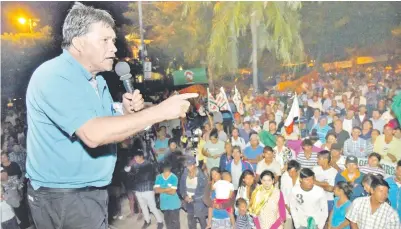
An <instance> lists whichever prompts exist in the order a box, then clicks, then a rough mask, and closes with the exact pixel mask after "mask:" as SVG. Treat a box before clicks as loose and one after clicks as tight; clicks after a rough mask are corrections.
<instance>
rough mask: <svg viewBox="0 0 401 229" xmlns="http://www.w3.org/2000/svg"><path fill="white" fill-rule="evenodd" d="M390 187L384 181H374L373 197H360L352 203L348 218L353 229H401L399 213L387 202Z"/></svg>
mask: <svg viewBox="0 0 401 229" xmlns="http://www.w3.org/2000/svg"><path fill="white" fill-rule="evenodd" d="M388 190H389V185H388V183H387V182H386V181H385V180H383V179H380V178H378V179H373V181H372V184H371V195H370V196H366V197H360V198H358V199H356V200H354V201H353V202H352V205H351V207H350V209H349V210H348V212H347V214H346V217H347V219H348V220H349V221H350V222H351V228H352V229H358V228H369V229H384V228H386V229H399V228H400V227H401V224H400V219H399V216H398V214H397V212H396V211H395V210H394V209H393V208H392V207H391V206H390V205H389V204H388V203H387V202H386V200H387V197H388Z"/></svg>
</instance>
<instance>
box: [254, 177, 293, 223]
mask: <svg viewBox="0 0 401 229" xmlns="http://www.w3.org/2000/svg"><path fill="white" fill-rule="evenodd" d="M260 182H261V184H260V185H259V186H258V187H257V188H256V189H255V190H254V191H253V193H252V196H251V200H250V202H249V212H250V214H251V215H252V216H253V219H254V222H255V225H256V228H257V229H279V228H283V224H284V222H285V220H286V211H285V209H286V208H285V202H284V197H283V193H282V192H281V191H280V189H278V188H277V187H275V185H274V183H275V182H276V180H275V176H274V173H273V172H271V171H269V170H265V171H263V172H262V174H261V175H260Z"/></svg>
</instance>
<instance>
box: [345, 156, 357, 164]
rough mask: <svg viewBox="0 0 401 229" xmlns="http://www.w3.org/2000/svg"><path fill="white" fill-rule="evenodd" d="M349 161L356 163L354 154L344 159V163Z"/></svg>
mask: <svg viewBox="0 0 401 229" xmlns="http://www.w3.org/2000/svg"><path fill="white" fill-rule="evenodd" d="M350 163H354V164H358V158H357V157H355V156H348V157H347V159H345V164H346V165H348V164H350Z"/></svg>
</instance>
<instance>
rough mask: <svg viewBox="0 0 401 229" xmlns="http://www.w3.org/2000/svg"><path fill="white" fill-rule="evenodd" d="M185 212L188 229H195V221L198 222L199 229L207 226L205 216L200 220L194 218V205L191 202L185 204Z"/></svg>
mask: <svg viewBox="0 0 401 229" xmlns="http://www.w3.org/2000/svg"><path fill="white" fill-rule="evenodd" d="M186 211H187V220H188V229H196V228H197V227H196V224H197V220H199V224H200V226H201V229H205V228H206V226H207V222H206V216H205V217H201V218H198V217H196V216H195V205H194V203H193V202H191V203H187V204H186Z"/></svg>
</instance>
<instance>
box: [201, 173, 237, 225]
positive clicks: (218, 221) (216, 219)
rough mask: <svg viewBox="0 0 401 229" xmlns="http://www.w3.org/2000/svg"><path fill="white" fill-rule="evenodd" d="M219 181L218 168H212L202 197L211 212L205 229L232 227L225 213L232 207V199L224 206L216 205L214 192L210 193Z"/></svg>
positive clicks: (227, 214)
mask: <svg viewBox="0 0 401 229" xmlns="http://www.w3.org/2000/svg"><path fill="white" fill-rule="evenodd" d="M219 180H221V171H220V169H219V168H218V167H213V168H212V169H211V170H210V181H209V183H208V184H207V185H206V187H205V194H204V197H203V201H204V203H205V204H206V206H208V207H209V209H211V210H212V212H211V214H209V217H211V219H210V218H209V219H208V226H207V228H211V229H231V228H232V226H233V225H231V222H230V215H229V213H228V212H227V210H226V209H227V208H230V207H232V206H233V205H234V201H235V199H234V198H231V199H230V200H229V201H228V202H226V203H224V204H216V203H214V201H213V200H214V199H215V197H216V192H215V191H212V187H213V184H214V183H216V182H217V181H219Z"/></svg>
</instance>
